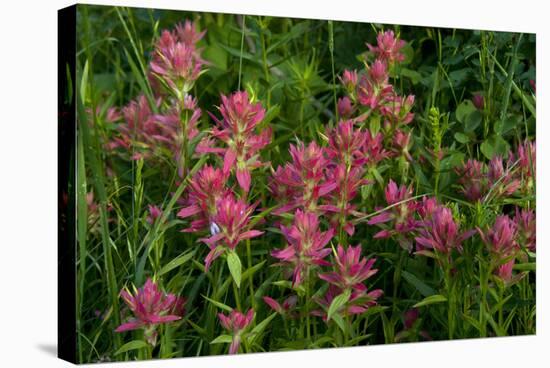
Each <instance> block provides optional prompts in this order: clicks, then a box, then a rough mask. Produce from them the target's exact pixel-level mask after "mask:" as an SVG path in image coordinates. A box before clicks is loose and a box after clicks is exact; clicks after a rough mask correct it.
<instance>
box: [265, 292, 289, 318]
mask: <svg viewBox="0 0 550 368" xmlns="http://www.w3.org/2000/svg"><path fill="white" fill-rule="evenodd" d="M262 299H263V300H264V302H265V304H267V305H268V306H269V307H270V308H271V309H273V310H274V311H275V312H277V313H279V314H280V315H282V316H284V317H294V314H293V313H292V311H293V309H294V308H295V307H296V303H297V302H298V297H297V296H296V295H291V296H289V297H288V298H286V299H285V300H284V301H283V303H282V304H280V303H279V302H278V301H276V300H275V299H273V298H271V297H269V296H264V297H263V298H262Z"/></svg>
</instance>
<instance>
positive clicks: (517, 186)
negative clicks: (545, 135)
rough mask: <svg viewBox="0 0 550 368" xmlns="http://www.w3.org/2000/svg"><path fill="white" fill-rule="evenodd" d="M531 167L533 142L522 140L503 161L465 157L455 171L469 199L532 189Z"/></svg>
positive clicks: (534, 163) (507, 194)
mask: <svg viewBox="0 0 550 368" xmlns="http://www.w3.org/2000/svg"><path fill="white" fill-rule="evenodd" d="M535 167H536V151H535V142H530V141H525V142H524V143H523V144H521V145H519V146H518V148H517V152H512V151H510V152H509V154H508V160H506V161H505V160H504V159H503V158H502V157H501V156H495V157H493V158H492V159H491V160H490V161H489V164H488V165H486V164H485V163H483V162H480V161H477V160H474V159H469V160H468V161H466V163H464V164H463V165H462V167H460V168H458V169H457V170H456V172H457V175H458V176H459V179H458V182H459V184H460V185H461V191H462V193H463V194H464V196H465V197H466V198H467V199H468V200H470V201H480V200H485V199H486V197H487V196H489V195H490V196H494V197H500V198H506V197H509V196H512V195H514V194H515V193H517V192H518V191H519V192H521V193H524V194H528V193H532V191H533V185H534V181H535V175H536V173H535Z"/></svg>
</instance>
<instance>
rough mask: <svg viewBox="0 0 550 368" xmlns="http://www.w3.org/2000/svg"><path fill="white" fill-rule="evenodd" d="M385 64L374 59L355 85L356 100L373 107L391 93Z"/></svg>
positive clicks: (389, 96) (391, 88)
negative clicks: (365, 73) (366, 72)
mask: <svg viewBox="0 0 550 368" xmlns="http://www.w3.org/2000/svg"><path fill="white" fill-rule="evenodd" d="M388 79H389V75H388V71H387V66H386V64H385V63H384V62H382V61H380V60H375V61H374V63H373V64H372V66H371V67H370V69H369V72H368V74H367V75H363V76H362V77H361V79H360V81H359V83H358V85H357V102H359V103H360V104H361V105H363V106H367V107H369V108H371V109H375V108H377V107H379V106H380V105H382V104H383V103H385V101H386V100H388V99H390V98H391V97H392V95H393V93H394V92H393V86H392V85H391V84H389V82H388Z"/></svg>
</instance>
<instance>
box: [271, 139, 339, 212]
mask: <svg viewBox="0 0 550 368" xmlns="http://www.w3.org/2000/svg"><path fill="white" fill-rule="evenodd" d="M290 155H291V157H292V162H290V163H287V164H286V165H285V166H284V168H282V169H280V168H278V169H277V171H275V173H274V175H273V180H274V183H273V184H272V188H286V189H284V192H285V193H287V194H289V195H291V197H290V198H282V199H283V200H286V201H287V203H286V204H285V205H284V206H282V207H280V208H279V209H277V210H276V211H274V213H275V214H281V213H284V212H288V211H290V210H293V209H294V208H297V207H301V208H303V209H304V210H305V211H308V212H316V211H317V210H318V204H319V201H320V199H321V198H322V197H325V196H326V195H328V194H329V193H330V192H331V191H333V190H334V189H335V188H336V187H337V184H336V183H335V182H333V181H328V180H327V175H326V171H325V169H326V167H327V165H328V164H329V160H328V159H327V158H326V157H325V154H324V150H323V148H321V147H319V146H318V145H317V143H315V142H311V143H310V144H309V145H308V146H307V147H306V146H304V144H303V143H299V144H298V146H294V145H290Z"/></svg>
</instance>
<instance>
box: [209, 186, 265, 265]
mask: <svg viewBox="0 0 550 368" xmlns="http://www.w3.org/2000/svg"><path fill="white" fill-rule="evenodd" d="M216 207H217V208H216V213H215V215H214V216H213V217H212V222H211V229H212V234H211V236H210V237H208V238H203V239H201V240H202V241H203V242H204V243H206V244H207V245H208V247H209V248H210V252H209V253H208V255H207V256H206V259H205V266H206V270H207V271H208V268H209V267H210V265H211V264H212V262H213V261H214V260H215V259H216V258H218V257H219V256H220V255H221V254H223V253H224V251H226V250H227V249H231V250H234V249H235V248H236V247H237V245H238V244H239V243H240V242H241V241H243V240H246V239H251V238H254V237H257V236H260V235H262V234H263V231H259V230H253V229H248V223H249V222H250V215H251V214H252V212H254V208H255V206H249V205H248V204H246V203H245V202H244V201H243V200H241V199H236V198H235V197H234V196H233V195H232V194H229V195H226V196H225V197H223V198H222V199H220V200H219V201H218V202H217V204H216Z"/></svg>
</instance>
